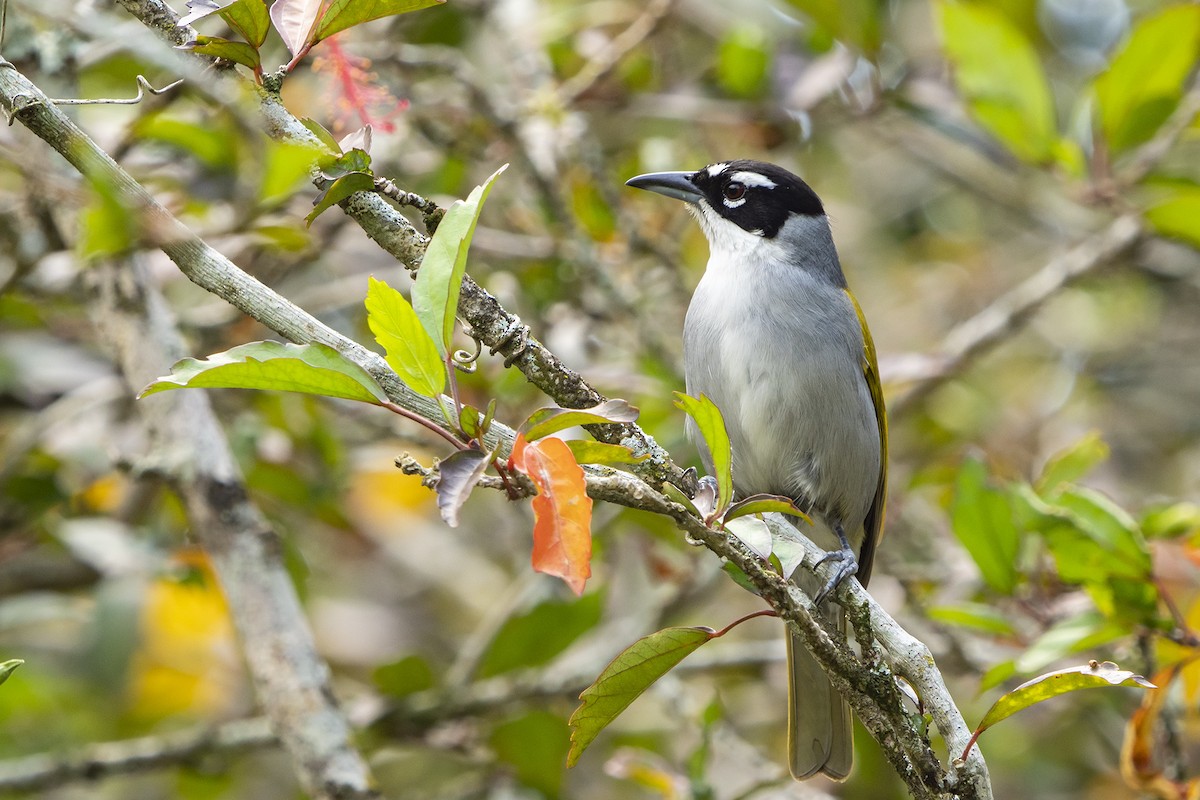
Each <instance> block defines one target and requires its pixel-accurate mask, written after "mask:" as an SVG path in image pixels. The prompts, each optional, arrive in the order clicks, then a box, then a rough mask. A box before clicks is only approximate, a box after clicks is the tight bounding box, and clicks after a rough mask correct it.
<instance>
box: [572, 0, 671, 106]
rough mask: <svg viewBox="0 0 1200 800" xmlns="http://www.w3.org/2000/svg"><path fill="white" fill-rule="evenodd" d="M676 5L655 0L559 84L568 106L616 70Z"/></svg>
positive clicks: (662, 0) (668, 0)
mask: <svg viewBox="0 0 1200 800" xmlns="http://www.w3.org/2000/svg"><path fill="white" fill-rule="evenodd" d="M674 8H675V0H651V2H650V4H649V5H647V7H646V10H645V11H643V12H642V13H641V15H640V16H639V17H638V18H637V19H635V20H634V21H633V22H632V23H631V24H630V26H629V27H628V28H626V29H625V30H623V31H621V33H620V34H619V35H618V36H616V37H615V38H614V39H613V40H612V41H611V42H609V43H608V46H607V47H605V48H604V49H603V50H602V51H600V52H599V53H597V54H596V55H595V56H593V57H592V59H591V60H590V61H588V62H587V63H586V64H584V65H583V67H582V68H581V69H580V70H579V71H578V72H576V73H575V74H574V75H572V76H571V77H570V78H569V79H567V80H566V81H563V84H562V85H561V86H559V87H558V102H559V103H560V104H562V106H563V107H564V108H566V107H569V106H571V105H574V103H575V101H576V100H578V99H579V98H580V97H581V96H582V95H583V94H585V93H586V92H587V91H588V90H590V89H591V88H592V87H593V86H595V85H596V83H597V82H598V81H600V80H601V79H602V78H604V76H605V75H607V74H608V73H610V72H612V70H613V68H615V67H616V66H617V64H619V63H620V61H621V59H622V58H624V57H625V56H626V55H628V54H629V52H630V51H631V50H633V49H634V48H636V47H637V46H638V45H640V44H641V43H642V42H644V41H645V40H646V39H647V38H648V37H649V36H650V35H651V34H653V33H654V31H655V30H657V29H658V26H659V25H661V24H662V22H663V20H665V19H666V18H667V15H668V14H670V13H671V11H672V10H673V9H674Z"/></svg>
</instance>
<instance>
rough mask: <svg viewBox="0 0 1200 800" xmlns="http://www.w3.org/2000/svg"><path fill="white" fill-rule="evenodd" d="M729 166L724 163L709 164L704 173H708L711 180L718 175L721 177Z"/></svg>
mask: <svg viewBox="0 0 1200 800" xmlns="http://www.w3.org/2000/svg"><path fill="white" fill-rule="evenodd" d="M728 166H729V165H728V164H726V163H724V162H722V163H720V164H709V165H708V166H707V167H705V168H704V171H705V172H707V173H708V176H709V177H710V178H715V177H717V176H718V175H720V174H721V173H722V172H724V171H725V169H726V168H727V167H728Z"/></svg>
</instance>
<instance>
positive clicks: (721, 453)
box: [675, 392, 733, 511]
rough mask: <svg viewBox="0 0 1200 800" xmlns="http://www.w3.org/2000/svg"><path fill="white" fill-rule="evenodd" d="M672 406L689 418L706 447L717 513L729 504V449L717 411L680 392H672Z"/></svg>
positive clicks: (701, 399) (706, 402) (703, 399)
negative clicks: (710, 466) (712, 472)
mask: <svg viewBox="0 0 1200 800" xmlns="http://www.w3.org/2000/svg"><path fill="white" fill-rule="evenodd" d="M675 406H676V407H677V408H680V409H682V410H683V411H685V412H687V414H688V416H690V417H691V418H692V420H693V421H694V422H695V423H696V428H697V429H698V430H699V431H700V436H701V437H702V438H703V439H704V443H705V444H706V445H707V446H708V452H709V454H710V455H711V457H712V463H713V471H714V472H716V473H717V474H716V475H714V476H713V477H714V478H716V479H717V496H718V500H717V510H718V511H721V510H723V509H725V508H726V507H727V506H728V505H729V504H730V503H731V502H733V471H732V470H733V448H732V447H731V446H730V444H729V434H728V432H727V431H726V428H725V420H724V419H723V418H722V417H721V410H720V409H719V408H717V405H716V403H714V402H713V401H712V400H709V399H708V398H707V397H705V396H704V395H700V397H699V398H696V397H690V396H688V395H686V394H684V393H683V392H676V393H675Z"/></svg>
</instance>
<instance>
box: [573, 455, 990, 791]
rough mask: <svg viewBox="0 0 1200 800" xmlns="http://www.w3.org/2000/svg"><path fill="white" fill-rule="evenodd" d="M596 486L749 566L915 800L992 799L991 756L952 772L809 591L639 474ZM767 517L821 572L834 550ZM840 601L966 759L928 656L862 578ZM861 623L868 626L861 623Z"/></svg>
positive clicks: (593, 488)
mask: <svg viewBox="0 0 1200 800" xmlns="http://www.w3.org/2000/svg"><path fill="white" fill-rule="evenodd" d="M587 486H588V494H589V495H590V496H592V497H593V498H595V499H599V500H604V501H606V502H611V503H617V504H619V505H624V506H628V507H630V508H640V509H643V510H646V511H652V512H655V513H658V514H664V515H666V516H668V517H670V518H672V519H673V520H675V523H676V524H677V525H678V527H679V528H680V529H682V530H683V531H684V533H685V535H686V536H687V537H688V538H689V540H691V541H696V542H700V543H701V544H703V545H704V546H705V547H707V548H708V549H709V550H711V551H712V552H714V553H716V554H717V555H719V556H721V557H722V558H724V559H727V560H729V561H730V562H732V563H733V564H735V565H736V566H737V567H738V568H740V569H741V570H742V572H744V573H745V574H746V576H747V577H748V578H749V579H750V581H751V583H753V585H754V587H755V589H756V590H757V592H758V594H759V596H761V597H762V598H763V600H765V601H766V602H767V604H768V605H770V606H771V608H773V609H775V611H776V612H778V614H779V616H780V617H781V618H782V619H783V620H785V621H786V622H787V623H788V626H789V627H790V628H791V630H792V631H793V632H794V633H795V634H797V635H799V636H800V637H801V638H802V639H803V640H804V643H805V645H806V646H807V647H808V649H809V650H810V651H811V652H812V654H813V657H814V658H816V659H817V661H818V662H819V663H820V664H821V666H822V667H823V668H824V669H825V670H826V672H827V673H828V675H829V678H830V680H831V681H832V682H833V684H834V687H835V688H836V689H837V690H838V691H839V692H841V694H842V695H843V696H844V697H845V698H846V700H847V701H848V702H849V703H850V705H851V707H852V708H854V710H855V711H856V712H857V713H858V716H859V719H861V720H862V722H863V724H864V725H866V726H867V728H868V730H870V731H871V735H872V736H873V737H874V738H875V739H876V741H880V742H887V743H888V745H887V746H886V747H884V748H883V751H884V753H885V755H886V756H887V758H888V759H889V761H890V762H891V763H892V766H893V767H894V768H895V769H896V772H897V774H898V775H899V776H900V777H901V779H902V780H904V782H905V784H906V785H907V786H908V789H909V791H910V792H911V793H912V794H913V796H914V797H918V798H923V797H930V798H933V797H947V796H955V797H959V798H990V797H991V784H990V779H989V778H988V773H987V765H986V764H985V763H984V761H983V756H982V754H981V753H979V751H978V750H974V751H973V752H972V754H971V757H970V758H969V759H968V760H967V761H966V762H964V763H962V764H957V763H955V764H952V765H950V766H949V767H948V768H946V769H943V768H942V767H941V765H940V764H939V763H938V761H937V758H936V756H934V754H933V752H932V751H931V750H930V749H929V745H928V742H926V741H925V740H924V739H923V738H922V737H921V735H920V734H919V733H918V732H917V731H915V730H913V728H912V725H911V722H910V720H909V718H908V715H907V714H906V713H905V711H904V709H903V707H902V706H901V704H900V701H899V698H898V695H897V693H896V688H895V684H894V682H893V679H892V677H891V676H890V675H888V674H887V673H886V671H884V670H881V667H882V665H878V666H873V665H870V664H866V663H863V662H862V661H860V660H859V659H858V657H857V656H855V655H854V653H853V652H852V651H851V650H850V648H849V647H848V646H847V645H846V644H845V641H844V639H842V637H841V636H840V634H838V632H837V631H836V630H835V628H834V626H833V625H832V623H829V622H828V621H827V620H826V619H825V617H824V616H823V615H822V614H820V613H819V612H818V611H817V610H816V607H815V606H814V605H813V603H812V600H810V599H809V597H808V596H807V595H805V594H804V592H802V591H801V590H800V589H799V588H798V587H797V586H796V585H795V584H794V583H791V582H789V581H787V580H784V579H783V578H782V577H780V576H779V575H777V574H776V573H775V572H773V571H772V570H771V568H770V567H769V566H768V565H765V564H764V563H763V562H762V561H760V560H759V559H758V557H757V556H755V555H754V554H752V553H750V552H749V550H747V549H746V547H745V546H744V545H742V543H741V542H740V541H738V540H737V539H736V538H735V537H733V536H730V535H726V534H723V533H719V532H717V531H714V530H711V529H709V528H707V527H705V526H704V525H703V523H701V522H700V520H699V519H697V518H695V517H693V516H691V514H689V513H688V512H687V510H686V509H684V508H683V507H682V506H680V505H678V504H677V503H673V502H671V501H670V500H668V499H667V498H666V497H665V496H664V495H662V494H660V493H659V492H657V491H655V490H654V489H653V488H652V487H650V486H648V485H646V484H645V483H644V482H643V481H641V480H640V479H638V478H637V477H635V476H633V475H628V474H625V473H619V472H612V473H610V474H609V475H606V476H603V477H597V476H589V477H588V479H587ZM764 516H765V519H766V520H767V524H768V525H770V526H771V529H772V533H773V534H774V535H776V536H780V537H787V538H791V539H794V540H795V541H796V542H797V543H799V544H800V545H802V546H803V547H804V550H805V558H804V565H803V567H802V568H803V569H807V570H809V571H813V565H814V564H816V563H817V562H818V561H819V560H820V559H821V558H822V557H823V556H824V555H825V551H823V550H822V549H820V548H819V547H817V546H816V545H815V544H813V543H812V542H810V541H808V540H807V539H806V538H804V537H803V536H799V535H798V534H797V533H796V529H795V528H794V527H793V526H792V525H791V524H790V523H788V522H787V521H786V520H785V519H784V518H783V517H782V516H780V515H778V514H767V515H764ZM826 569H828V568H820V569H819V570H817V571H818V572H820V573H821V574H820V575H819V577H821V578H822V579H824V578H827V577H828V576H827V575H825V574H823V573H824V571H825V570H826ZM834 599H836V600H837V602H838V603H839V604H840V605H841V606H842V607H843V608H845V609H847V611H848V612H849V613H850V615H851V618H852V620H855V622H856V624H855V629H856V631H857V630H863V629H869V631H870V634H871V636H872V637H873V638H874V639H875V641H877V642H878V643H879V644H880V645H882V646H883V648H884V651H885V652H886V654H887V658H888V663H889V664H890V666H891V667H892V669H893V670H894V671H895V674H896V675H899V676H902V677H904V678H905V679H906V680H907V681H908V682H909V683H910V684H911V685H912V686H913V688H914V689H916V691H917V693H918V694H919V695H920V697H921V700H922V702H923V703H924V704H925V707H926V710H927V711H928V712H929V713H930V715H931V716H932V718H933V721H934V724H935V725H936V726H937V728H938V730H939V732H940V733H941V734H942V737H943V738H944V739H945V740H946V743H947V745H948V747H949V750H950V752H951V753H957V752H962V750H963V748H964V747H965V745H966V742H967V741H968V740H969V738H970V734H971V730H970V728H969V727H968V726H967V724H966V722H965V721H964V720H963V718H962V715H961V714H960V713H959V711H958V708H957V707H956V706H955V705H954V701H953V698H952V697H951V695H950V692H949V689H947V687H946V685H945V682H944V681H943V680H942V677H941V674H940V673H939V672H938V670H937V668H936V667H935V666H934V662H933V656H932V654H931V653H930V652H929V649H928V648H927V647H925V645H924V644H923V643H921V642H920V641H919V640H918V639H916V638H914V637H913V636H911V635H909V634H908V633H907V632H906V631H904V629H903V628H901V627H900V626H899V625H898V624H897V623H896V622H895V620H893V619H892V618H891V617H890V616H889V615H888V614H887V613H886V612H885V611H884V610H883V609H882V607H880V606H879V604H878V603H877V602H876V601H875V600H874V598H872V597H871V596H870V595H869V594H868V593H867V591H866V590H865V589H863V588H862V584H860V583H859V582H858V581H857V580H847V581H844V582H843V583H842V585H841V586H840V587H839V589H838V591H837V595H836V597H835V598H834ZM862 620H865V621H866V622H865V623H864V624H859V622H860V621H862ZM860 644H861V645H862V646H863V648H864V650H866V649H867V648H868V647H869V646H870V642H862V641H860ZM881 698H887V700H886V701H884V700H883V699H881Z"/></svg>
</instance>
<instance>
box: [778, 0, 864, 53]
mask: <svg viewBox="0 0 1200 800" xmlns="http://www.w3.org/2000/svg"><path fill="white" fill-rule="evenodd" d="M790 2H791V5H792V6H793V7H795V8H798V9H800V10H801V11H803V12H804V13H805V14H807V15H808V16H809V17H810V18H811V19H812V21H813V22H815V23H817V25H819V26H820V27H821V28H823V29H824V30H825V31H826V32H827V33H828V34H829V35H830V36H833V37H834V38H835V39H837V40H838V41H841V42H844V43H846V44H848V45H850V46H852V47H856V48H858V49H859V50H862V51H864V52H866V53H868V54H871V53H874V52H875V51H876V50H878V49H879V45H880V42H881V31H880V27H879V21H880V20H881V19H886V13H885V12H884V6H885V5H886V3H885V2H884V0H790Z"/></svg>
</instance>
